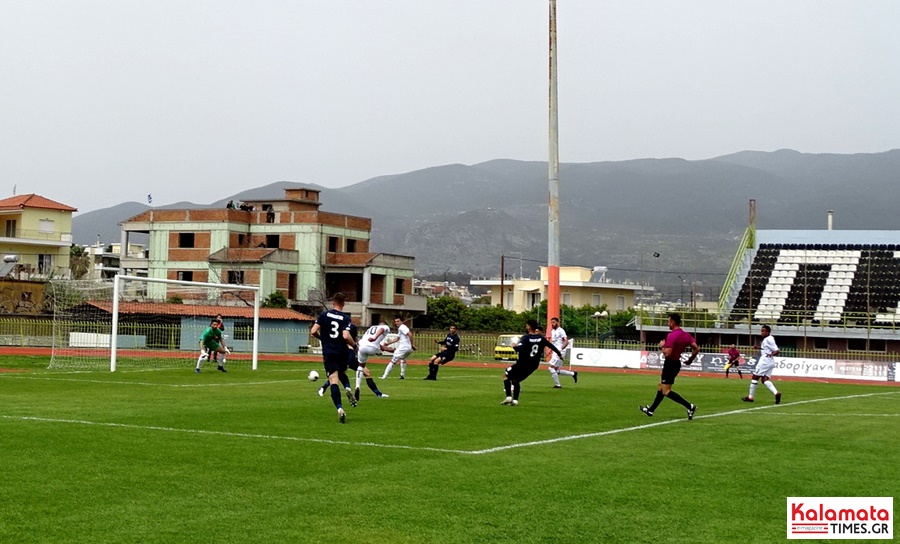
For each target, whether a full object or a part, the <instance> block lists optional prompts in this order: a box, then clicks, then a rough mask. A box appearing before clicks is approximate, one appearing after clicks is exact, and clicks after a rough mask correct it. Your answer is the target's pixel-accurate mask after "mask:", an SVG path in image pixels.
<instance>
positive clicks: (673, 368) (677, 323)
mask: <svg viewBox="0 0 900 544" xmlns="http://www.w3.org/2000/svg"><path fill="white" fill-rule="evenodd" d="M669 330H671V331H672V332H670V333H669V335H668V336H666V339H665V340H660V341H659V349H660V350H661V351H662V354H663V357H665V362H663V369H662V377H661V378H660V380H659V386H658V387H657V388H656V398H655V399H653V404H651V405H650V406H639V408H640V410H641V412H644V413H645V414H647V415H648V416H652V415H653V412H654V411H655V410H656V408H657V407H658V406H659V403H661V402H662V401H663V399H664V398H666V397H668V398H669V399H670V400H674V401H675V402H677V403H678V404H680V405H682V406H684V407H685V408H687V416H688V419H694V412H696V411H697V406H696V405H694V404H691V403H690V402H688V401H686V400H684V398H683V397H682V396H681V395H679V394H678V393H676V392H675V391H672V384H674V383H675V377H676V376H678V373H679V372H681V354H682V353H684V350H685V348H687V347H688V346H690V348H691V356H690V357H688V359H687V360H686V361H685V362H684V364H686V365H689V364H691V363H693V362H694V359H696V358H697V354H698V353H700V348H699V347H698V346H697V341H696V340H694V337H693V336H691V335H690V333H688V332H687V331H686V330H684V329H682V328H681V314H669Z"/></svg>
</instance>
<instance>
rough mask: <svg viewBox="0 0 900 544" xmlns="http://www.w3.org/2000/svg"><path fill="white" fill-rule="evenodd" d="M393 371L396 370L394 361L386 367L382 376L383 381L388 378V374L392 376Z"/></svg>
mask: <svg viewBox="0 0 900 544" xmlns="http://www.w3.org/2000/svg"><path fill="white" fill-rule="evenodd" d="M393 369H394V361H391V362H390V363H388V364H387V366H386V367H384V374H382V375H381V379H382V380H383V379H385V378H387V377H388V374H390V373H391V370H393Z"/></svg>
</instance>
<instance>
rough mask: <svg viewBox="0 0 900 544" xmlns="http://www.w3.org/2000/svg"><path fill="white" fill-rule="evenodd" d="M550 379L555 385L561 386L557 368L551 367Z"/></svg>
mask: <svg viewBox="0 0 900 544" xmlns="http://www.w3.org/2000/svg"><path fill="white" fill-rule="evenodd" d="M550 377H551V378H553V384H554V385H559V374H557V373H556V368H554V367H552V366H551V367H550Z"/></svg>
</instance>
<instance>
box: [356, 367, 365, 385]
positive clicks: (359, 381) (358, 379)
mask: <svg viewBox="0 0 900 544" xmlns="http://www.w3.org/2000/svg"><path fill="white" fill-rule="evenodd" d="M362 379H363V371H362V368H361V367H360V368H357V369H356V388H357V389H359V386H360V385H361V384H362Z"/></svg>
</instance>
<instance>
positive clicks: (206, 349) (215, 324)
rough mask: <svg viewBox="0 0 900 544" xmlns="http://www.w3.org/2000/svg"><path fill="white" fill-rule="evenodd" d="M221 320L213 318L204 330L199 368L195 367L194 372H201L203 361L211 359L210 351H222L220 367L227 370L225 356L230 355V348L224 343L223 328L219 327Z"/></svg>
mask: <svg viewBox="0 0 900 544" xmlns="http://www.w3.org/2000/svg"><path fill="white" fill-rule="evenodd" d="M219 325H220V322H219V320H218V319H213V320H212V321H211V322H210V324H209V327H207V328H206V330H205V331H203V334H202V335H201V336H200V357H198V358H197V368H195V369H194V372H196V373H197V374H200V365H201V364H203V361H205V360H206V359H209V354H210V353H221V354H222V358H221V360H219V365H218V367H217V368H218V369H219V370H220V371H221V372H226V370H225V356H226V355H228V353H229V352H228V348H226V347H225V346H224V345H223V344H222V330H221V329H220V328H219Z"/></svg>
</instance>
